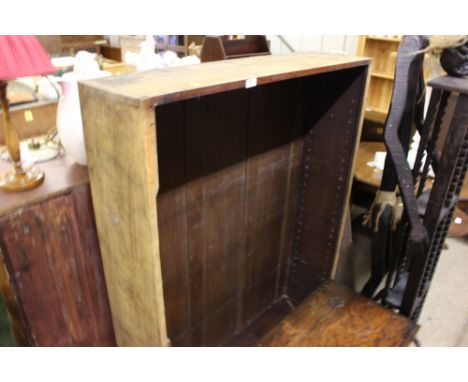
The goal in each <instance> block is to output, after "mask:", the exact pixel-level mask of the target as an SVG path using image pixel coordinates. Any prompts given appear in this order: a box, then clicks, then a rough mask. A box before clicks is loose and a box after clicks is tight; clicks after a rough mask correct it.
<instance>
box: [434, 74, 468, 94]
mask: <svg viewBox="0 0 468 382" xmlns="http://www.w3.org/2000/svg"><path fill="white" fill-rule="evenodd" d="M428 85H429V86H430V87H432V88H436V89H441V90H446V91H450V92H460V93H463V94H468V78H463V77H461V78H458V77H453V76H443V77H437V78H434V79H433V80H431V81H429V83H428Z"/></svg>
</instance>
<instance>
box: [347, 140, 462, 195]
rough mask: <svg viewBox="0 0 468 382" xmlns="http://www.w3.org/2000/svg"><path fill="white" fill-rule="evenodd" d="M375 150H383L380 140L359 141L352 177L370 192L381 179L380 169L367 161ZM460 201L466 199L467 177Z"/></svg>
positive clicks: (375, 188) (378, 185)
mask: <svg viewBox="0 0 468 382" xmlns="http://www.w3.org/2000/svg"><path fill="white" fill-rule="evenodd" d="M377 151H381V152H385V151H386V150H385V145H384V143H382V142H361V143H359V148H358V153H357V157H356V166H355V169H354V179H355V180H356V181H357V182H359V183H360V184H361V185H363V186H364V187H365V188H366V189H367V190H369V191H371V192H375V191H377V189H378V188H379V187H380V182H381V180H382V170H379V169H376V168H374V167H371V166H369V165H368V164H367V163H368V162H372V161H373V160H374V155H375V153H376V152H377ZM460 201H461V202H465V201H468V177H467V178H466V179H465V182H464V183H463V187H462V189H461V192H460Z"/></svg>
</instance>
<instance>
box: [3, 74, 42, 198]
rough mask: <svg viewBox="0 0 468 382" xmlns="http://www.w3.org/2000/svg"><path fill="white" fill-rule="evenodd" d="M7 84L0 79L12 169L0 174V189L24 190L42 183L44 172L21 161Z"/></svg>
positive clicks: (6, 136)
mask: <svg viewBox="0 0 468 382" xmlns="http://www.w3.org/2000/svg"><path fill="white" fill-rule="evenodd" d="M7 84H8V83H7V81H0V103H1V107H2V111H3V124H4V126H5V141H6V145H7V149H8V152H9V154H10V157H11V160H12V162H13V165H14V170H9V171H6V172H4V173H3V174H1V175H0V189H2V190H4V191H8V192H15V191H25V190H30V189H32V188H35V187H37V186H39V185H40V184H42V182H43V181H44V172H43V171H42V170H39V169H36V168H34V167H27V168H25V167H23V165H22V163H21V152H20V141H19V136H18V132H17V131H16V130H15V129H14V127H13V125H12V123H11V118H10V112H9V109H8V99H7V95H6V91H7Z"/></svg>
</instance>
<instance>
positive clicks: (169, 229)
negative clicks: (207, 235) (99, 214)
mask: <svg viewBox="0 0 468 382" xmlns="http://www.w3.org/2000/svg"><path fill="white" fill-rule="evenodd" d="M156 123H157V126H158V127H160V128H158V129H157V142H160V144H159V145H158V162H159V167H160V171H159V184H160V189H159V193H158V196H157V199H156V200H157V208H158V227H159V235H160V237H161V239H160V242H159V246H160V253H161V271H162V275H163V291H164V300H165V307H166V322H167V332H168V336H169V338H171V339H174V338H176V337H177V336H178V335H180V334H181V333H182V332H184V331H186V330H187V329H188V328H189V327H190V326H191V319H190V295H189V293H190V286H189V276H190V274H189V267H188V261H189V257H188V237H187V216H186V213H187V207H186V205H187V202H186V199H187V198H186V187H185V182H186V179H187V178H186V158H185V155H186V154H185V104H184V103H183V102H177V103H173V104H168V105H164V107H161V108H159V109H158V113H157V122H156Z"/></svg>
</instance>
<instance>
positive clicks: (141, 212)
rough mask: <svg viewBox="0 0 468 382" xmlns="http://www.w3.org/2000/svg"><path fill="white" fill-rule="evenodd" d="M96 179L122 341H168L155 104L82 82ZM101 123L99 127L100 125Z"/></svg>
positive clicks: (137, 343) (104, 257) (94, 184)
mask: <svg viewBox="0 0 468 382" xmlns="http://www.w3.org/2000/svg"><path fill="white" fill-rule="evenodd" d="M80 100H81V105H82V110H83V125H84V129H85V137H86V139H85V140H86V148H87V156H88V161H89V167H88V168H89V177H90V181H91V191H92V195H93V201H94V212H95V216H96V223H97V231H98V235H99V241H100V247H101V255H102V260H103V264H104V274H105V277H106V284H107V289H108V292H109V302H110V306H111V311H112V320H113V324H114V330H115V335H116V340H117V344H118V345H127V346H132V345H135V346H144V345H167V336H166V323H165V313H164V303H163V292H162V279H161V268H160V260H159V240H158V235H157V232H158V230H157V210H156V198H155V196H156V194H157V190H158V185H159V183H158V165H157V158H156V152H155V147H156V130H155V120H154V110H153V108H145V107H143V106H140V107H137V108H134V107H130V106H129V105H128V104H124V103H121V104H118V103H116V102H114V101H111V100H110V99H108V98H104V99H103V98H102V97H101V96H100V94H99V92H96V91H95V90H94V89H92V88H90V87H81V88H80ZM96 125H97V126H96Z"/></svg>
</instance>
